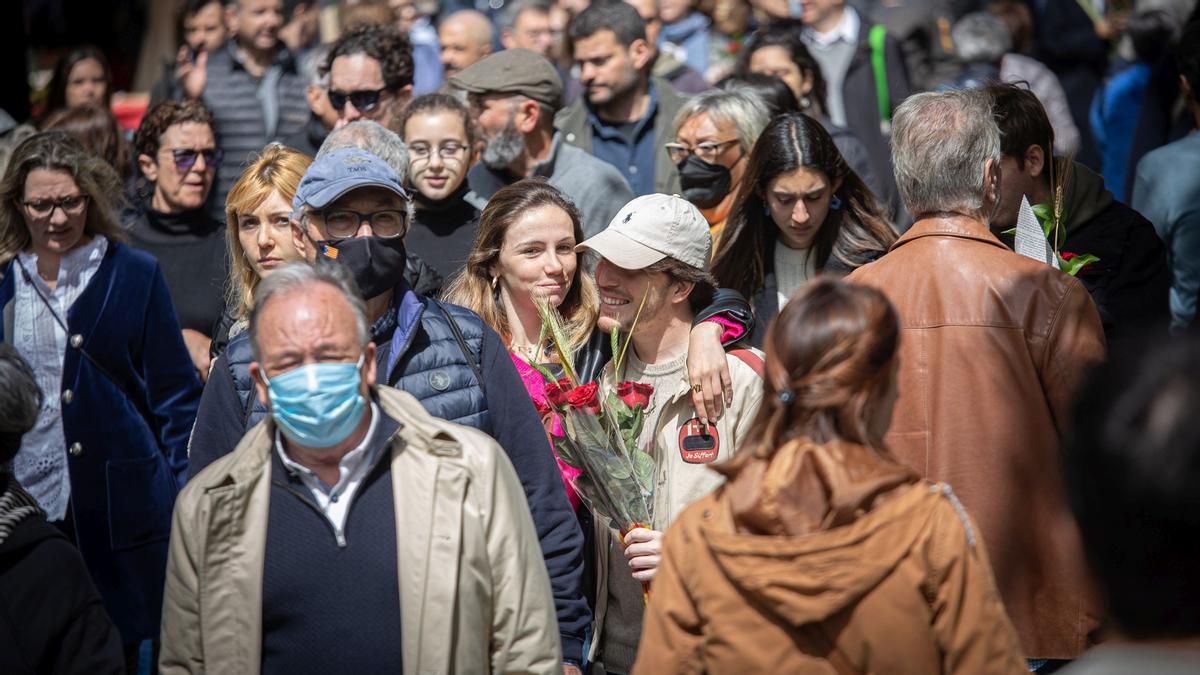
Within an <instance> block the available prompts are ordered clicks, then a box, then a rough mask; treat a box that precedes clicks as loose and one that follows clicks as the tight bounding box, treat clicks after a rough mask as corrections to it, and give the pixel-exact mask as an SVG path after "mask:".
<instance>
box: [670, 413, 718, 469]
mask: <svg viewBox="0 0 1200 675" xmlns="http://www.w3.org/2000/svg"><path fill="white" fill-rule="evenodd" d="M720 451H721V435H720V434H718V433H717V427H716V425H713V424H709V425H705V424H701V423H700V418H699V417H693V418H692V419H690V420H688V421H686V422H684V423H683V426H682V427H680V428H679V454H680V455H681V456H682V457H683V461H685V462H687V463H688V464H708V463H709V462H711V461H713V460H715V459H716V458H717V454H718V453H719V452H720Z"/></svg>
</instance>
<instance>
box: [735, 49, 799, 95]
mask: <svg viewBox="0 0 1200 675" xmlns="http://www.w3.org/2000/svg"><path fill="white" fill-rule="evenodd" d="M750 72H752V73H757V74H759V75H768V76H770V77H778V78H779V79H780V80H783V83H784V84H786V85H787V86H788V89H791V90H792V93H793V94H795V95H796V100H797V101H799V100H800V99H802V98H804V96H805V95H807V94H808V92H809V91H811V90H812V79H811V78H805V77H804V73H802V72H800V67H799V66H797V65H796V62H795V61H793V60H792V55H791V54H789V53H788V50H787V49H786V48H784V47H780V46H778V45H770V46H767V47H761V48H759V49H756V50H754V53H753V54H751V55H750Z"/></svg>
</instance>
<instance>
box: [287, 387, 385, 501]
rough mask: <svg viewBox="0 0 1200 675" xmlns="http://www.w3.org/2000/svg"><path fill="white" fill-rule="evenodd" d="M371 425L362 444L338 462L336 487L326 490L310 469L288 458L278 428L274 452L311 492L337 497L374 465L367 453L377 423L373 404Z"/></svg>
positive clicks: (371, 456) (376, 413)
mask: <svg viewBox="0 0 1200 675" xmlns="http://www.w3.org/2000/svg"><path fill="white" fill-rule="evenodd" d="M370 411H371V413H370V414H371V423H370V424H369V425H368V426H367V435H366V436H363V439H362V442H361V443H359V444H358V446H356V447H355V448H354V449H353V450H351V451H350V452H347V453H346V454H345V455H344V456H343V457H342V460H341V461H340V462H338V482H337V485H333V486H331V487H328V488H326V486H325V485H324V483H323V482H322V481H321V479H320V478H319V477H318V476H317V473H316V472H315V471H313V470H312V469H310V468H308V467H306V466H303V465H301V464H298V463H297V462H295V461H293V460H292V458H291V457H289V456H288V453H287V450H285V449H284V446H283V435H282V434H281V433H280V431H279V427H276V428H275V451H276V452H277V453H279V459H280V460H281V461H282V462H283V466H284V468H285V469H287V470H288V472H290V473H293V474H296V475H298V476H300V478H301V480H303V481H304V483H305V485H307V486H308V487H309V488H310V489H311V490H313V492H314V493H315V492H317V491H318V489H320V491H321V492H325V493H327V495H326V496H328V497H332V496H337V495H339V494H340V493H341V492H343V491H344V490H345V489H346V487H347V486H348V485H350V484H352V483H353V484H357V483H359V482H361V481H362V478H363V477H364V476H365V475H366V473H367V471H368V469H369V468H370V466H371V465H372V464H374V459H375V457H374V454H375V453H371V452H369V449H370V447H371V439H372V438H373V437H374V436H375V427H376V425H377V424H378V423H379V414H378V413H379V410H378V408H377V407H376V405H375V402H374V401H372V402H371V408H370Z"/></svg>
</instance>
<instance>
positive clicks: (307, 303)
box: [251, 283, 375, 405]
mask: <svg viewBox="0 0 1200 675" xmlns="http://www.w3.org/2000/svg"><path fill="white" fill-rule="evenodd" d="M356 325H357V324H356V323H355V318H354V310H353V309H352V308H351V306H350V303H349V302H348V301H347V300H346V298H345V297H343V296H342V294H341V292H339V291H338V290H337V289H335V288H334V287H332V286H329V285H328V284H324V283H319V284H313V285H312V286H308V287H305V288H302V289H298V290H295V291H292V292H288V293H283V294H281V295H276V296H274V297H272V298H270V299H269V300H268V302H267V304H266V305H265V306H263V307H262V308H260V310H259V317H258V333H257V339H258V348H259V361H258V362H257V363H255V364H253V365H251V371H252V372H251V374H252V375H253V376H254V384H255V388H256V389H257V390H258V397H259V400H261V401H262V402H263V403H266V404H267V405H270V403H269V402H270V399H269V398H268V396H267V386H266V384H265V382H264V379H263V375H265V376H266V378H267V379H270V378H275V377H278V376H280V375H282V374H284V373H286V372H288V371H290V370H293V369H295V368H299V367H300V366H304V365H308V364H313V363H355V362H356V361H358V359H359V357H360V356H361V357H362V360H363V365H362V383H361V385H360V386H361V389H360V393H361V394H362V395H363V396H364V397H366V396H367V395H368V389H369V388H370V387H371V386H372V385H374V384H375V344H374V343H368V344H367V346H366V347H365V348H360V347H359V342H358V329H357V327H356Z"/></svg>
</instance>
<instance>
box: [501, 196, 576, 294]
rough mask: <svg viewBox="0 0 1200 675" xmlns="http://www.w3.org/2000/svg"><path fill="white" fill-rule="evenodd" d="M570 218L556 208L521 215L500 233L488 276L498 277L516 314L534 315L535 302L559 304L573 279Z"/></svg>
mask: <svg viewBox="0 0 1200 675" xmlns="http://www.w3.org/2000/svg"><path fill="white" fill-rule="evenodd" d="M575 243H576V242H575V231H574V225H573V224H572V222H571V217H570V216H569V215H567V213H566V212H565V211H563V210H562V209H560V208H558V207H557V206H542V207H539V208H536V209H532V210H530V211H527V212H525V213H523V214H521V216H520V217H518V218H517V220H516V221H515V222H513V224H512V225H510V226H509V227H508V230H507V231H506V232H505V233H504V242H503V244H501V247H500V256H499V257H498V258H497V259H496V262H495V263H494V264H493V265H492V269H491V270H490V273H491V275H492V276H493V277H498V279H499V287H500V292H501V295H502V297H503V298H504V299H505V302H506V304H507V305H508V306H509V307H511V308H512V309H513V310H515V311H516V312H518V313H519V314H522V315H526V316H531V314H526V313H527V312H532V313H536V312H537V307H536V305H535V304H534V303H535V299H537V298H545V299H546V300H548V301H549V303H550V305H551V306H552V307H558V306H559V305H561V304H562V301H563V299H564V298H566V297H567V293H568V292H569V291H570V290H571V284H572V282H573V280H574V278H575V270H576V266H577V259H576V254H575Z"/></svg>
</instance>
